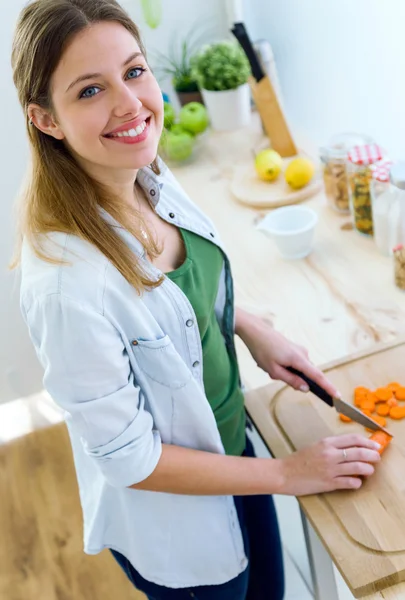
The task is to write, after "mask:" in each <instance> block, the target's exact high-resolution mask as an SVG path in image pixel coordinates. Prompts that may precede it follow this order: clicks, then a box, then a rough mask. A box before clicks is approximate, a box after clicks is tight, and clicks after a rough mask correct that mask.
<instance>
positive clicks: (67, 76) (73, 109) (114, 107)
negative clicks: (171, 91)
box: [51, 22, 163, 176]
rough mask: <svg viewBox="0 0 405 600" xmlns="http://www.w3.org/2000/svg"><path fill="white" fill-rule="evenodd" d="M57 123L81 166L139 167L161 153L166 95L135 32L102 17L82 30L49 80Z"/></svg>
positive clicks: (97, 169) (92, 168)
mask: <svg viewBox="0 0 405 600" xmlns="http://www.w3.org/2000/svg"><path fill="white" fill-rule="evenodd" d="M51 94H52V102H53V108H54V112H55V116H56V120H57V127H56V129H55V130H54V132H53V133H52V135H55V137H58V138H59V139H64V141H65V143H66V144H67V145H68V147H69V148H70V151H71V152H72V153H73V154H74V156H75V157H76V158H77V160H78V161H79V162H80V163H81V164H82V165H83V167H84V168H85V169H86V170H87V171H89V172H90V173H92V174H93V175H95V176H97V173H100V174H101V173H103V174H104V175H105V174H106V169H107V170H108V169H110V170H111V169H113V170H121V169H140V168H142V167H144V166H146V165H149V164H150V163H151V162H152V161H153V160H154V159H155V158H156V155H157V149H158V144H159V139H160V135H161V133H162V128H163V97H162V93H161V91H160V88H159V85H158V83H157V81H156V79H155V77H154V76H153V75H152V72H151V71H150V69H149V67H148V65H147V63H146V60H145V58H144V56H143V54H142V53H141V51H140V48H139V46H138V44H137V42H136V40H135V39H134V37H133V36H132V34H131V33H130V32H129V31H127V30H126V29H125V27H123V26H122V25H120V24H119V23H116V22H101V23H97V24H95V25H92V26H90V27H89V28H87V29H85V30H84V31H82V32H81V33H80V34H78V35H77V36H76V37H75V38H74V39H73V41H72V42H71V44H70V45H69V46H68V48H67V49H66V51H65V53H64V54H63V56H62V59H61V61H60V63H59V65H58V67H57V68H56V70H55V72H54V74H53V76H52V80H51Z"/></svg>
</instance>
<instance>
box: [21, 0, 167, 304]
mask: <svg viewBox="0 0 405 600" xmlns="http://www.w3.org/2000/svg"><path fill="white" fill-rule="evenodd" d="M100 21H114V22H117V23H120V24H121V25H123V27H125V28H126V29H127V30H128V31H129V32H130V33H131V34H132V35H133V36H134V38H135V39H136V41H137V43H138V45H139V47H140V49H141V51H142V52H143V54H144V55H145V56H146V54H145V49H144V47H143V44H142V40H141V37H140V33H139V31H138V28H137V27H136V25H135V24H134V22H133V21H132V20H131V18H130V17H129V15H128V14H127V13H126V12H125V11H124V9H123V8H122V7H121V6H120V5H119V4H118V3H117V2H116V1H115V0H34V1H33V2H31V3H29V4H28V5H27V6H26V7H25V8H24V9H23V10H22V12H21V14H20V17H19V20H18V23H17V26H16V31H15V35H14V40H13V48H12V61H11V62H12V68H13V79H14V84H15V86H16V88H17V92H18V97H19V100H20V103H21V106H22V108H23V110H24V112H25V113H26V118H27V123H26V126H27V132H28V138H29V142H30V147H31V166H30V171H29V175H28V180H27V185H26V186H25V189H24V192H23V194H22V195H21V201H20V202H21V203H20V215H19V231H18V241H17V251H16V256H15V258H14V260H13V263H12V265H11V267H12V268H14V267H16V266H17V265H18V264H19V262H20V257H21V245H22V241H23V239H24V238H25V239H26V240H27V241H28V243H29V244H30V245H31V247H32V248H33V250H34V252H35V253H36V255H37V256H39V257H40V258H42V259H43V260H46V261H47V262H51V263H57V262H58V261H57V260H56V259H54V258H53V257H52V256H51V255H50V254H49V252H46V251H45V250H44V247H43V244H42V242H41V238H42V239H43V235H42V234H45V235H46V234H49V233H50V232H54V231H60V232H65V233H70V234H73V235H76V236H79V237H81V238H82V239H84V240H86V241H88V242H90V243H91V244H93V245H94V246H96V247H97V248H98V249H99V250H100V252H102V253H103V254H104V255H105V256H106V257H107V258H108V259H109V260H110V261H111V262H112V264H113V265H114V266H115V267H116V268H117V269H118V271H119V272H120V273H121V274H122V275H123V276H124V277H125V279H126V280H127V281H128V282H129V283H130V284H131V285H133V287H134V288H135V289H136V290H137V291H138V293H139V294H141V293H142V291H144V290H145V289H146V288H153V287H156V286H157V285H159V284H160V283H161V281H162V279H160V280H158V281H156V280H151V278H150V277H148V276H147V274H146V273H145V271H144V269H143V268H142V266H141V264H140V261H138V260H137V259H136V257H135V256H134V254H133V252H132V251H131V250H130V249H129V248H128V246H127V245H126V244H125V242H124V241H123V239H122V238H121V237H120V235H119V233H118V232H117V231H116V228H114V227H113V226H112V225H110V224H108V223H107V222H106V221H105V219H104V218H103V217H102V215H101V214H100V211H99V207H100V206H101V207H102V208H104V209H105V210H106V211H107V212H109V213H110V215H111V216H112V217H114V218H115V219H116V220H117V221H118V222H119V223H120V224H121V225H122V226H123V227H124V228H125V229H127V230H128V231H130V232H131V233H132V234H133V235H134V236H135V237H137V238H138V239H140V240H142V244H143V245H144V247H145V250H146V252H147V254H148V255H149V256H150V257H152V258H153V257H156V256H158V254H159V252H160V250H159V248H158V246H157V243H156V242H155V240H154V239H153V236H151V235H148V236H147V237H148V240H147V241H145V240H144V239H143V238H142V237H141V227H140V226H141V225H142V227H143V229H147V227H146V226H145V223H144V222H143V221H142V218H141V215H140V214H139V212H138V211H136V210H135V208H134V209H130V208H129V207H128V206H126V205H125V204H124V203H123V202H122V201H120V199H119V198H116V197H114V196H113V194H111V192H109V191H108V190H106V189H105V188H104V187H103V186H102V185H100V184H99V183H98V182H96V181H95V180H94V179H93V178H92V177H90V176H89V175H88V174H87V173H86V172H85V171H84V170H83V169H82V168H81V166H80V165H79V164H78V163H77V161H76V160H75V159H74V157H73V156H72V155H71V153H70V152H69V150H68V148H67V147H66V145H65V144H64V143H63V142H62V141H60V140H57V139H55V138H53V137H52V136H50V135H47V134H44V133H42V132H41V131H40V130H39V129H37V127H35V126H32V125H30V124H29V121H28V116H27V108H28V106H29V104H31V103H36V104H38V105H40V106H41V107H43V108H45V109H47V110H49V111H50V112H52V101H51V93H50V84H51V77H52V74H53V72H54V71H55V69H56V67H57V65H58V64H59V61H60V60H61V57H62V55H63V52H64V50H65V48H66V46H67V44H68V43H69V42H70V41H71V40H72V39H73V37H74V36H75V35H76V34H77V33H79V32H80V31H82V30H84V29H85V28H86V27H88V26H89V25H90V24H92V23H97V22H100ZM151 168H152V170H153V171H154V172H155V173H157V174H159V167H158V164H157V159H156V160H155V161H154V162H153V163H152V165H151ZM134 216H135V217H136V218H134ZM134 223H135V225H134Z"/></svg>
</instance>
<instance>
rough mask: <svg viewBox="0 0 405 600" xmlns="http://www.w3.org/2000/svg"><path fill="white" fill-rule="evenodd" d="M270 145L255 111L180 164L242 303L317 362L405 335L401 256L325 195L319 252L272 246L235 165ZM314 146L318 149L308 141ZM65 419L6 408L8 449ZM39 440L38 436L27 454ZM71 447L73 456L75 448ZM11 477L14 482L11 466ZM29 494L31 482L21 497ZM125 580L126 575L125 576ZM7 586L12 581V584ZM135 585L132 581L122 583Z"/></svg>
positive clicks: (319, 203)
mask: <svg viewBox="0 0 405 600" xmlns="http://www.w3.org/2000/svg"><path fill="white" fill-rule="evenodd" d="M262 143H263V135H262V131H261V127H260V123H259V120H258V118H257V115H254V119H253V123H252V126H251V127H249V128H247V129H246V130H244V131H239V132H232V133H213V132H209V133H208V134H206V135H204V139H202V140H201V144H200V149H199V151H198V153H197V160H196V161H194V162H192V163H190V164H188V165H182V166H181V167H173V166H172V171H173V172H174V174H175V175H176V177H177V178H178V180H179V181H180V183H181V184H182V185H183V187H184V189H185V190H186V191H187V192H188V193H189V195H190V196H191V197H192V198H193V200H194V201H195V202H196V203H197V204H198V205H199V206H200V207H201V208H202V209H203V210H204V211H205V212H206V213H207V214H208V215H209V216H210V217H211V218H212V219H213V220H214V222H215V224H216V226H217V228H218V230H219V232H220V234H221V236H222V238H223V240H224V242H225V244H226V247H227V250H228V254H229V256H230V259H231V262H232V265H233V274H234V278H235V295H236V303H237V305H238V306H240V307H242V308H244V309H246V310H249V311H251V312H253V313H256V314H260V315H262V316H263V317H265V318H267V319H269V320H270V321H271V322H272V323H273V324H274V326H275V327H276V329H278V330H279V331H281V332H282V333H284V334H285V335H286V336H287V337H289V338H290V339H292V340H294V341H295V342H297V343H300V344H302V345H304V346H306V347H307V348H308V350H309V352H310V357H311V359H312V360H313V361H314V362H315V363H317V364H322V363H328V362H331V361H334V360H338V359H340V358H342V357H344V356H346V355H348V354H352V353H355V352H357V351H359V350H362V349H366V348H369V347H371V346H372V345H373V344H375V343H376V342H387V341H391V340H394V339H395V338H396V336H399V335H403V334H404V333H405V295H404V294H403V293H402V292H400V291H399V290H397V289H396V288H395V286H394V283H393V265H392V262H391V259H390V258H387V257H383V256H381V255H380V254H379V253H378V251H377V249H376V248H375V246H374V243H373V241H372V240H370V239H366V238H364V237H362V236H360V235H359V234H357V233H356V232H355V231H345V230H342V228H341V227H342V225H344V224H345V223H347V221H348V218H347V217H346V216H343V217H342V216H340V215H338V214H337V213H335V212H334V211H333V210H332V209H330V208H329V207H328V206H327V203H326V200H325V197H324V196H323V194H322V193H321V194H318V195H317V196H316V197H314V198H313V199H311V200H309V201H306V202H305V204H306V205H307V206H310V207H312V208H314V209H315V210H316V211H317V212H318V215H319V224H318V227H317V230H316V236H315V248H314V251H313V253H312V254H311V255H310V256H309V257H307V258H306V259H304V260H300V261H295V262H286V261H284V260H282V259H281V258H280V257H279V255H278V253H277V250H276V248H275V247H274V245H273V243H272V241H271V240H270V239H268V238H267V237H265V236H264V234H263V233H261V232H259V231H257V230H255V224H256V223H257V221H258V219H259V218H260V217H261V216H262V215H263V213H260V212H258V211H255V210H253V209H251V208H248V207H245V206H244V205H242V204H239V203H238V202H237V201H236V200H235V199H234V198H233V196H232V194H231V193H230V191H229V187H230V181H231V178H232V174H233V172H234V169H237V168H238V165H244V164H246V162H247V161H248V160H252V156H253V155H252V149H253V148H257V147H258V146H260V145H261V144H262ZM305 149H306V150H307V151H308V150H310V149H309V148H308V145H307V144H306V145H305ZM237 350H238V354H239V359H240V364H241V371H242V377H243V380H244V382H245V385H246V386H247V388H248V389H253V388H256V387H261V386H263V385H266V384H267V383H269V377H268V376H267V375H266V374H265V373H264V372H262V371H261V370H260V369H258V367H257V366H256V365H255V363H254V361H253V360H252V358H251V357H250V355H249V353H248V351H247V349H246V347H245V346H244V345H243V344H242V343H241V342H240V340H237ZM60 420H61V413H60V411H59V410H58V409H56V408H55V407H54V406H53V404H52V402H51V400H50V399H49V397H48V396H47V394H45V393H44V394H42V393H41V394H38V395H35V396H33V397H31V398H27V399H24V400H18V401H14V402H10V403H7V404H3V405H1V404H0V445H2V444H3V445H7V444H8V443H9V442H12V441H13V440H14V439H16V438H18V437H20V436H24V435H26V434H28V433H29V432H33V431H38V430H40V429H42V427H44V426H46V425H52V424H57V423H59V422H60ZM50 435H53V433H52V434H50ZM29 440H30V437H28V438H27V443H28V445H27V450H26V451H27V452H28V451H29V446H30V444H31V442H30V441H29ZM65 442H66V440H65ZM66 451H67V453H68V454H67V455H69V452H68V450H67V448H66ZM67 460H69V461H70V460H71V459H70V458H69V459H67ZM70 468H71V464H69V469H70ZM5 473H7V476H8V477H10V472H9V471H8V470H7V471H6V472H5ZM24 475H25V476H26V474H25V473H24ZM14 476H18V473H17V475H16V473H14ZM24 489H25V488H24V485H23V483H22V485H21V488H20V492H21V494H24ZM74 493H75V494H77V490H74ZM75 502H77V498H76V499H75ZM76 511H77V512H75V521H74V522H75V523H76V519H78V518H79V514H78V511H79V507H78V505H77V506H76ZM322 519H323V521H322V524H320V526H322V527H327V526H328V515H327V514H325V515H323V517H322ZM50 535H51V532H50ZM21 543H23V540H22V541H21ZM78 543H79V541H78ZM91 560H97V559H94V558H93V559H92V558H90V557H89V558H88V560H87V564H88V562H89V561H91ZM100 560H101V557H100ZM99 564H101V563H99ZM115 575H116V576H117V577H118V576H119V574H118V573H117V572H116V571H115ZM16 576H17V575H16ZM58 577H59V575H58ZM121 579H122V578H121ZM7 582H8V583H11V579H8V580H7ZM125 583H126V582H124V581H122V585H124V584H125ZM55 585H56V584H55ZM93 585H94V584H93ZM55 589H56V588H55ZM2 591H3V594H4V591H5V588H2V587H1V586H0V598H3V597H4V598H5V597H11V596H10V595H9V594H8V595H7V594H6V595H2ZM93 591H94V588H93ZM54 593H55V592H54V591H52V593H50V594H49V595H45V596H44V600H48V599H49V600H54V597H56V596H54ZM23 597H24V598H28V597H30V596H27V594H25V595H24V594H22V595H21V596H20V595H19V594H18V593H17V592H15V595H14V596H13V598H16V599H18V600H20V598H21V599H22V598H23ZM66 597H68V596H66ZM86 597H87V596H86ZM69 598H70V596H69ZM380 598H384V599H385V600H400V599H401V600H403V599H404V598H405V584H403V585H398V586H395V587H392V588H390V589H389V590H386V591H384V592H383V593H378V594H375V595H373V596H372V597H367V599H366V600H377V599H380Z"/></svg>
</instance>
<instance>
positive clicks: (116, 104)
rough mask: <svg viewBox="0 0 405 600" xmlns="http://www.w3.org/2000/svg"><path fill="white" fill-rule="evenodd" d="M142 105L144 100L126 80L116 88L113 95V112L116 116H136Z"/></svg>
mask: <svg viewBox="0 0 405 600" xmlns="http://www.w3.org/2000/svg"><path fill="white" fill-rule="evenodd" d="M142 106H143V105H142V102H141V100H140V99H139V98H138V96H137V95H136V93H135V91H134V89H130V88H129V87H128V86H127V85H126V84H125V82H122V83H121V84H120V85H119V87H117V88H116V89H115V91H114V95H113V113H114V115H115V116H116V117H125V116H126V115H134V116H136V115H137V114H139V111H140V109H141V108H142Z"/></svg>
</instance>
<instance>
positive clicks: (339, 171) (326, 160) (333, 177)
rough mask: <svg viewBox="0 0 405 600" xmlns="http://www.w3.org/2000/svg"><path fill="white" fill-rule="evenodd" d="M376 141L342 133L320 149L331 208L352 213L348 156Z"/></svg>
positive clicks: (327, 196)
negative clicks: (354, 149) (360, 147)
mask: <svg viewBox="0 0 405 600" xmlns="http://www.w3.org/2000/svg"><path fill="white" fill-rule="evenodd" d="M373 143H374V140H373V139H372V138H370V137H368V136H365V135H361V134H357V133H342V134H339V135H336V136H334V137H332V138H331V140H330V141H329V143H328V144H327V145H326V146H323V147H322V148H321V149H320V159H321V161H322V165H323V181H324V186H325V195H326V198H327V200H328V202H329V204H330V206H331V207H332V208H333V209H334V210H336V211H337V212H340V213H346V214H347V213H350V204H349V181H348V169H347V161H348V158H347V155H348V152H349V151H350V150H351V149H352V148H353V147H354V146H361V145H366V144H373Z"/></svg>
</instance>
